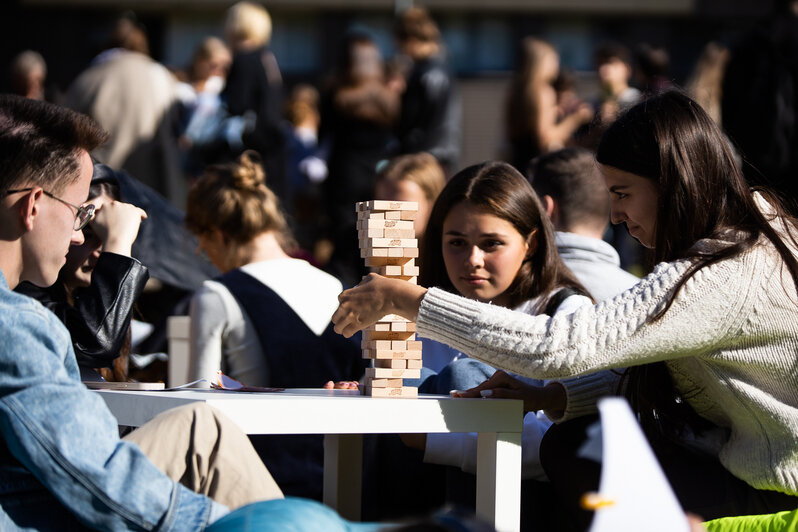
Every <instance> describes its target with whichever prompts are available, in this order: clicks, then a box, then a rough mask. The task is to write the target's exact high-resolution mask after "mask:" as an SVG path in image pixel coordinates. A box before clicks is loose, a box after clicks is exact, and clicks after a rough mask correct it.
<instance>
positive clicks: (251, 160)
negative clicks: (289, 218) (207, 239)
mask: <svg viewBox="0 0 798 532" xmlns="http://www.w3.org/2000/svg"><path fill="white" fill-rule="evenodd" d="M186 205H187V208H186V226H187V227H188V228H189V230H190V231H191V232H192V233H194V234H197V235H200V234H202V233H207V232H209V231H213V230H215V229H218V230H219V231H221V232H222V234H224V235H225V236H226V237H227V238H229V239H230V240H233V241H234V242H237V243H239V244H244V243H247V242H249V241H251V240H252V239H254V238H255V237H256V236H258V235H259V234H261V233H264V232H266V231H274V232H276V233H277V234H278V235H279V236H280V237H281V238H282V240H281V244H282V245H283V247H284V248H285V247H286V245H288V244H289V243H290V236H289V235H288V230H287V224H286V221H285V216H284V215H283V213H282V211H281V210H280V206H279V204H278V200H277V196H275V194H274V192H272V191H271V189H269V187H267V186H266V173H265V172H264V171H263V166H261V163H260V156H259V155H258V154H257V152H254V151H251V150H248V151H245V152H244V153H242V154H241V156H240V157H239V158H238V160H237V161H236V162H234V163H229V164H223V165H214V166H209V167H208V168H207V169H206V171H205V173H204V174H203V175H202V177H200V178H199V180H198V181H197V182H196V183H194V185H193V186H192V187H191V189H190V190H189V193H188V201H187V203H186Z"/></svg>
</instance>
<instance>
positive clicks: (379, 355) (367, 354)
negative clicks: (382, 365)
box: [362, 349, 422, 369]
mask: <svg viewBox="0 0 798 532" xmlns="http://www.w3.org/2000/svg"><path fill="white" fill-rule="evenodd" d="M421 356H422V355H421V351H419V350H418V349H405V350H403V351H398V350H394V349H363V353H362V358H368V359H373V360H421ZM420 368H421V366H417V367H413V368H412V369H420Z"/></svg>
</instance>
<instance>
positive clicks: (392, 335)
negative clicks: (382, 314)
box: [363, 324, 416, 341]
mask: <svg viewBox="0 0 798 532" xmlns="http://www.w3.org/2000/svg"><path fill="white" fill-rule="evenodd" d="M386 325H387V324H386ZM366 335H368V339H369V340H405V341H407V340H415V339H416V333H414V332H409V331H375V330H372V329H370V328H369V329H366V330H364V331H363V337H364V338H366Z"/></svg>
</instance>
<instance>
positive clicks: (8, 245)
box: [0, 241, 22, 290]
mask: <svg viewBox="0 0 798 532" xmlns="http://www.w3.org/2000/svg"><path fill="white" fill-rule="evenodd" d="M13 244H14V242H7V241H1V242H0V270H2V272H3V277H5V278H6V283H7V284H8V288H10V289H11V290H13V289H14V288H16V286H17V285H18V284H19V282H20V281H21V277H22V257H21V255H20V253H19V251H18V249H12V245H13Z"/></svg>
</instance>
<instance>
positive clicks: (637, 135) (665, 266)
mask: <svg viewBox="0 0 798 532" xmlns="http://www.w3.org/2000/svg"><path fill="white" fill-rule="evenodd" d="M597 159H598V162H599V163H600V168H601V171H602V173H603V175H604V179H605V182H606V185H607V189H608V190H609V192H610V197H611V213H612V219H613V221H614V222H615V223H625V224H626V226H627V228H628V229H629V232H630V233H631V234H632V236H634V237H635V238H636V239H638V240H639V241H640V242H641V243H642V244H644V245H645V246H646V247H648V248H650V250H651V255H652V257H651V258H652V261H651V264H652V265H654V264H656V266H654V267H653V269H652V270H651V273H650V274H649V275H648V276H646V277H645V278H644V279H642V280H641V281H640V282H639V283H638V284H637V285H635V286H633V287H632V288H630V289H629V290H627V291H626V292H623V293H622V294H620V295H618V296H616V297H615V298H613V299H611V300H609V301H603V302H601V303H599V304H598V305H596V306H594V307H583V308H580V309H577V311H576V312H574V313H573V314H571V315H567V316H561V315H560V316H553V317H549V316H528V315H524V314H521V313H517V312H512V311H508V310H505V309H502V308H499V307H497V306H495V305H492V306H489V305H484V304H481V303H479V302H475V301H473V300H469V299H465V298H461V297H457V296H454V295H453V294H450V293H448V292H447V291H445V290H440V289H436V288H430V289H429V290H426V289H424V288H422V287H416V286H412V287H408V286H405V285H404V284H399V283H394V282H391V281H389V280H386V279H383V278H379V277H377V276H372V277H370V278H369V279H368V280H367V282H364V283H361V285H360V286H359V287H357V288H354V289H352V290H350V291H347V292H344V294H343V295H342V296H341V297H340V298H339V299H340V301H341V306H340V307H339V310H338V311H337V312H336V315H334V316H333V321H335V323H336V328H337V330H339V331H340V332H343V333H344V334H351V333H352V332H354V331H355V330H357V329H360V328H362V327H365V326H368V325H369V323H370V322H371V321H373V320H376V319H378V318H379V316H382V315H384V314H391V313H396V314H400V315H402V316H404V317H406V318H408V319H414V320H416V322H417V324H418V333H419V334H420V335H421V336H425V337H430V338H433V339H436V340H439V341H442V342H445V343H447V344H449V345H452V346H453V347H456V348H458V349H461V350H462V351H464V352H466V353H468V354H469V356H472V357H474V358H477V359H480V360H483V361H485V362H488V363H490V364H492V365H495V366H498V367H501V368H503V369H507V370H510V371H514V372H516V373H518V374H521V375H525V376H527V377H534V378H545V379H562V380H561V381H559V382H554V383H550V384H548V385H547V386H546V387H544V388H539V389H534V390H525V391H523V393H521V392H519V393H521V395H522V396H524V397H526V399H527V401H526V404H527V407H530V406H531V407H534V408H543V409H545V410H546V412H547V414H548V415H549V416H550V417H552V418H553V419H554V420H556V421H565V420H567V419H572V418H574V417H577V416H579V415H583V414H587V413H592V412H594V411H595V402H596V399H597V397H598V396H600V395H602V394H606V393H607V390H606V387H602V386H601V385H600V384H601V383H599V382H597V381H596V379H595V378H594V376H591V374H593V375H595V372H596V371H598V370H604V369H610V368H621V367H646V368H647V370H645V371H644V373H649V375H645V374H643V375H638V376H636V377H635V376H631V377H629V382H628V383H627V386H626V387H625V389H626V390H627V392H628V393H629V395H630V397H632V398H633V399H635V401H636V405H635V406H636V407H637V411H638V414H639V416H640V417H641V420H642V421H644V426H645V427H648V428H649V430H648V431H647V433H648V435H649V438H650V441H651V442H652V443H653V444H654V449H655V451H657V452H658V456H659V458H660V460H661V462H662V465H663V468H664V469H665V472H666V474H667V475H668V477H669V480H670V481H671V483H672V485H673V487H674V491H675V492H676V495H677V496H678V497H679V499H680V501H681V503H682V505H683V507H684V508H685V509H686V510H688V511H693V512H695V513H698V514H699V515H702V516H703V517H705V518H715V517H721V516H727V515H738V514H751V513H768V512H773V511H776V510H781V509H794V508H795V507H796V505H797V503H798V499H797V498H796V497H795V496H796V495H798V455H796V453H795V442H796V440H798V374H796V372H795V365H796V355H795V353H796V352H798V291H797V290H796V286H798V282H797V281H798V262H796V255H797V254H798V244H796V239H795V232H796V222H795V220H794V219H793V218H791V217H789V216H788V215H787V214H786V213H785V211H784V209H783V208H782V207H781V206H780V205H779V201H778V198H777V197H776V196H774V195H773V194H770V193H768V192H767V191H764V190H763V191H752V190H750V189H749V187H748V186H747V184H746V182H745V180H744V179H743V176H742V173H741V172H740V169H739V167H738V166H737V163H736V162H735V158H734V156H733V153H732V150H731V147H730V146H729V144H728V142H727V141H726V139H725V137H724V136H723V134H722V132H721V131H720V129H719V128H718V126H717V125H716V124H715V123H714V122H713V121H712V119H711V118H709V116H707V114H706V112H705V111H703V109H701V107H700V106H699V105H698V104H696V103H695V102H694V101H692V100H691V99H689V98H688V97H686V96H684V95H683V94H681V93H678V92H666V93H663V94H661V95H658V96H655V97H652V98H650V99H649V100H646V101H644V102H642V103H640V104H638V105H636V106H635V107H633V108H632V109H630V110H629V111H628V112H626V113H625V114H624V115H622V116H621V118H619V119H618V121H617V122H616V123H614V124H613V125H612V126H611V127H610V128H609V129H608V130H607V131H606V132H605V134H604V136H603V137H602V141H601V143H600V146H599V149H598V153H597ZM374 316H376V317H374ZM652 364H653V366H652ZM570 377H581V378H578V379H570ZM500 384H502V385H501V386H499V387H498V388H497V389H496V390H492V391H493V392H494V393H495V395H496V396H500V395H502V393H500V390H504V389H506V386H503V384H504V383H500ZM491 385H494V386H495V385H496V382H494V383H490V385H488V386H487V387H490V386H491ZM484 389H485V388H484V387H483V390H484ZM479 391H482V390H479ZM479 391H477V395H478V394H479ZM515 391H518V390H517V389H516V390H515ZM640 392H648V393H647V395H648V397H643V395H642V394H641V393H640ZM651 392H654V393H651ZM516 396H519V395H516ZM563 426H564V424H563ZM557 432H558V431H556V430H554V429H552V430H549V432H548V433H547V437H546V438H547V439H548V438H549V436H550V435H552V434H556V433H557ZM697 443H700V444H702V445H703V448H702V450H696V445H694V444H697ZM576 447H578V445H577V446H576ZM545 449H546V442H545V441H544V444H543V447H542V450H541V455H542V456H541V458H542V461H543V464H544V467H545V468H546V469H547V473H549V477H550V478H551V479H552V481H553V482H554V483H555V487H556V488H558V489H559V490H561V491H560V493H562V494H564V495H565V494H566V493H568V489H569V488H571V487H573V486H576V485H577V481H578V480H579V479H578V478H576V477H575V476H568V474H567V473H572V474H577V475H581V476H583V477H587V476H590V474H589V473H587V471H586V469H581V470H579V471H576V472H574V471H573V470H571V471H570V472H569V471H568V470H567V469H562V468H560V469H559V470H556V468H552V469H549V467H548V466H547V463H546V460H545V456H543V455H544V451H545ZM555 465H556V464H555ZM562 471H566V476H565V477H563V476H562V475H558V474H557V473H558V472H559V473H562ZM593 480H594V481H595V480H596V479H595V478H594V479H593ZM585 484H586V483H583V484H582V486H583V487H584V485H585ZM596 486H597V484H594V486H593V488H594V489H595V487H596ZM576 491H577V490H576V489H572V490H571V492H570V495H575V492H576ZM579 494H580V495H581V493H579ZM571 500H574V499H571Z"/></svg>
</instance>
